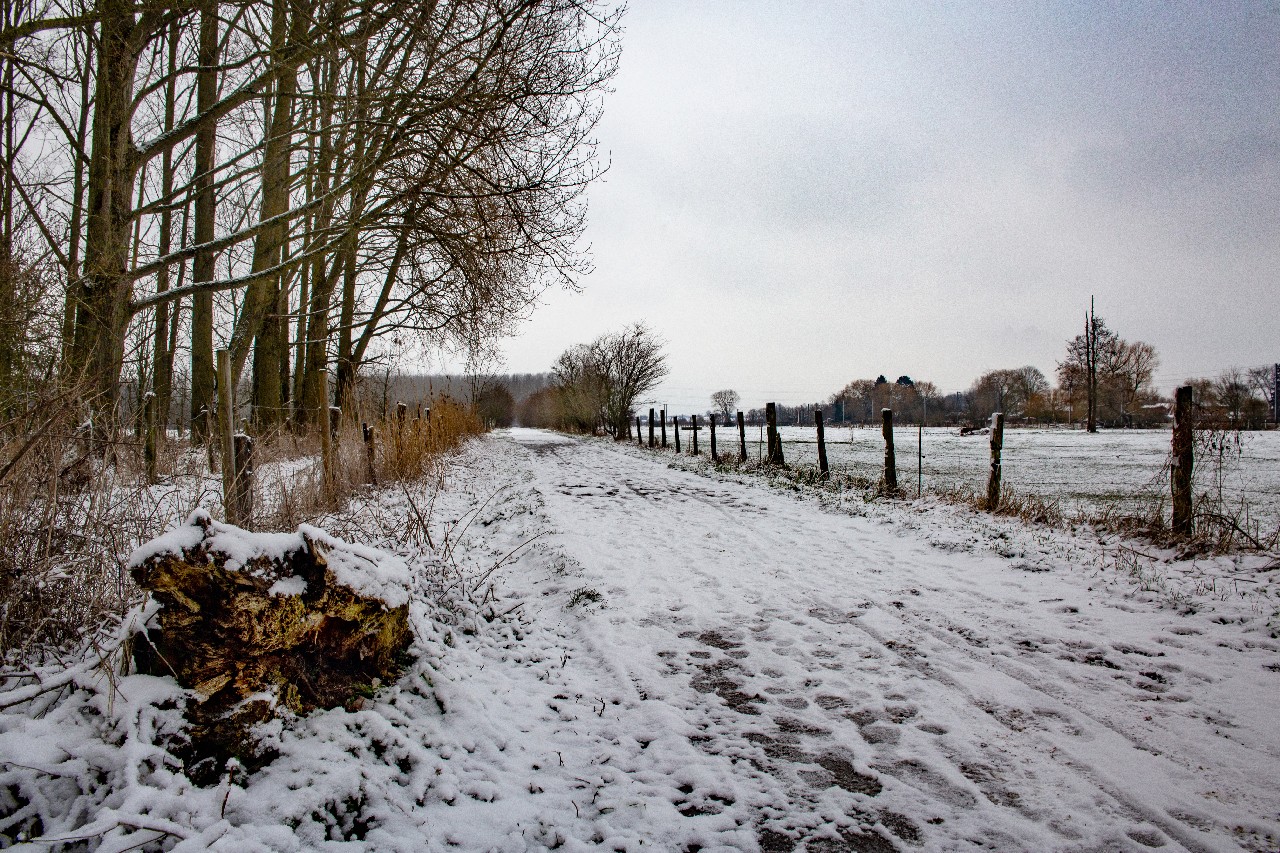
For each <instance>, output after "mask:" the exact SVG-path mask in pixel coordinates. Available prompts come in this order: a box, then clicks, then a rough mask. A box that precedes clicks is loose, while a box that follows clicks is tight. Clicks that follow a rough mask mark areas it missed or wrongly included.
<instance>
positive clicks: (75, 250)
mask: <svg viewBox="0 0 1280 853" xmlns="http://www.w3.org/2000/svg"><path fill="white" fill-rule="evenodd" d="M93 43H94V40H93V38H92V34H91V33H85V47H84V51H85V52H84V63H83V65H82V66H81V71H80V74H81V79H80V116H79V122H78V123H77V124H76V150H75V151H73V152H72V159H73V160H74V165H73V166H72V178H71V223H70V228H69V229H68V232H69V233H68V235H67V236H68V246H67V294H66V304H65V307H64V310H63V318H62V353H63V355H62V359H63V368H64V369H65V368H66V367H67V365H68V363H69V360H70V358H71V344H72V341H73V340H74V338H75V326H76V293H77V290H76V281H77V279H78V278H79V276H80V246H81V230H82V229H83V227H84V196H85V191H86V186H85V180H84V177H85V176H84V162H85V157H84V156H82V155H83V154H84V153H85V151H86V149H87V148H88V139H89V112H90V109H91V105H92V103H93V101H92V98H91V97H90V93H89V80H90V77H91V75H90V73H89V69H90V68H91V67H92V66H93V60H94V51H93Z"/></svg>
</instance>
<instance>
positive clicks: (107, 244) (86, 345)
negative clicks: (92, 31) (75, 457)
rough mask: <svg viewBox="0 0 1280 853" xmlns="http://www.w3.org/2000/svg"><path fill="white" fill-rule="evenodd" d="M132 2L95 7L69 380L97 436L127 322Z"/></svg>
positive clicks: (109, 404)
mask: <svg viewBox="0 0 1280 853" xmlns="http://www.w3.org/2000/svg"><path fill="white" fill-rule="evenodd" d="M134 8H135V7H134V5H133V3H131V2H129V0H102V2H100V3H98V5H97V9H98V15H99V28H98V63H97V68H96V81H97V86H96V89H95V92H94V105H93V148H92V151H91V153H90V155H89V185H88V189H89V211H88V221H87V222H86V229H85V256H84V275H83V277H82V278H81V279H80V280H79V281H78V282H77V283H76V285H75V286H74V290H75V293H76V317H75V326H74V336H73V340H72V346H71V358H70V361H69V363H68V365H67V370H68V377H67V378H68V379H71V380H76V381H78V380H84V381H85V382H86V390H87V392H88V395H89V400H90V403H91V409H92V411H93V413H94V418H95V422H96V426H97V428H98V429H99V430H101V429H104V428H106V427H107V426H108V425H109V424H111V423H113V422H114V421H115V419H116V416H117V404H118V402H119V390H120V389H119V378H120V370H121V367H122V366H123V362H124V338H125V330H126V327H127V325H128V321H129V298H130V295H131V283H132V282H131V280H130V278H129V276H128V270H127V264H128V259H129V236H130V234H129V229H130V226H131V225H132V220H133V185H134V178H135V176H136V169H137V163H136V157H135V154H134V152H135V150H136V149H135V148H134V144H133V132H132V127H131V121H132V117H133V86H134V76H135V74H136V73H137V62H138V44H137V42H138V40H139V33H138V23H137V21H136V19H135V16H134Z"/></svg>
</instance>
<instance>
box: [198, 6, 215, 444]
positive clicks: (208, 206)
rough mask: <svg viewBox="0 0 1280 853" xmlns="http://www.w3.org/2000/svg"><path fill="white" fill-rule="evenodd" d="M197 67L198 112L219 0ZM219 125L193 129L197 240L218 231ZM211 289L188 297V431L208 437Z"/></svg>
mask: <svg viewBox="0 0 1280 853" xmlns="http://www.w3.org/2000/svg"><path fill="white" fill-rule="evenodd" d="M198 62H199V65H200V70H199V72H197V78H196V111H197V112H198V113H200V114H201V115H203V114H205V113H206V112H208V111H209V110H211V109H213V105H214V104H215V103H216V102H217V100H218V72H217V64H218V2H217V0H204V2H203V3H202V4H201V8H200V47H199V58H198ZM217 132H218V128H217V125H216V124H215V123H214V122H209V123H208V125H207V126H203V127H201V128H200V129H199V131H197V133H196V151H195V182H194V183H195V208H196V217H195V218H196V221H195V234H194V235H193V238H192V239H193V241H194V243H195V245H196V246H207V245H208V244H209V243H211V242H212V241H213V238H214V235H215V232H216V227H217V224H216V219H215V217H216V215H217V197H216V196H215V195H214V185H213V170H214V155H215V149H216V147H217ZM215 260H216V256H215V254H214V252H213V250H212V249H207V248H206V249H199V250H198V251H197V252H196V255H195V258H194V259H193V261H192V270H191V273H192V279H193V281H194V282H195V283H196V284H200V283H202V282H210V281H213V277H214V261H215ZM214 393H215V383H214V364H213V294H212V293H209V292H207V291H201V292H197V293H196V294H195V295H194V296H192V299H191V434H192V437H193V438H199V439H201V440H203V441H209V440H211V439H212V436H211V435H210V434H209V425H210V420H211V417H210V416H211V415H212V414H213V395H214Z"/></svg>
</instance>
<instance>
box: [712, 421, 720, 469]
mask: <svg viewBox="0 0 1280 853" xmlns="http://www.w3.org/2000/svg"><path fill="white" fill-rule="evenodd" d="M711 461H712V462H719V461H720V457H719V455H717V454H716V416H715V415H712V416H711Z"/></svg>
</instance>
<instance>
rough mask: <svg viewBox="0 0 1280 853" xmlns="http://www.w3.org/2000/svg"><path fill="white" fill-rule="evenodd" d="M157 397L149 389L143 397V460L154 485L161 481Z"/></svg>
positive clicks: (149, 481) (148, 477)
mask: <svg viewBox="0 0 1280 853" xmlns="http://www.w3.org/2000/svg"><path fill="white" fill-rule="evenodd" d="M157 408H158V405H157V398H156V394H155V392H154V391H148V392H147V393H146V396H144V397H143V398H142V428H143V436H144V437H143V444H142V461H143V467H144V468H145V469H146V477H147V484H148V485H152V486H154V485H155V484H156V483H158V482H160V472H159V460H158V458H157V457H158V456H159V450H160V436H159V435H158V432H159V430H158V429H157V427H156V420H157V418H156V409H157Z"/></svg>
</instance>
